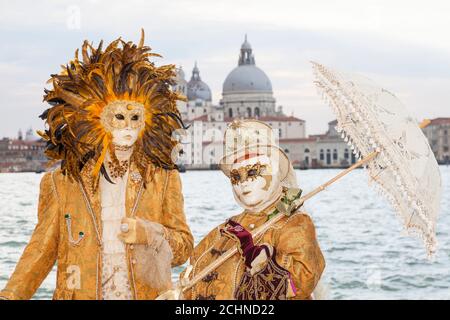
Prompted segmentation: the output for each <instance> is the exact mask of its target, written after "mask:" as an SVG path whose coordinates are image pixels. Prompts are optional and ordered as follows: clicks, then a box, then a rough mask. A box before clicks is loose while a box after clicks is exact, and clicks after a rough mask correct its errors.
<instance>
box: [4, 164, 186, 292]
mask: <svg viewBox="0 0 450 320" xmlns="http://www.w3.org/2000/svg"><path fill="white" fill-rule="evenodd" d="M149 168H150V170H149V171H148V172H152V176H150V178H149V179H148V182H147V183H146V184H145V187H144V183H143V181H144V179H143V177H141V176H140V174H139V171H138V169H137V167H136V165H134V163H132V164H131V167H130V175H129V178H128V184H127V191H126V216H127V217H132V216H134V217H137V218H142V219H145V220H148V221H154V222H158V223H160V224H162V225H163V226H164V227H165V238H166V239H167V241H168V242H169V245H170V247H171V249H172V252H173V257H174V258H173V260H172V266H178V265H180V264H182V263H184V262H185V261H186V260H187V258H188V257H189V255H190V254H191V251H192V247H193V238H192V235H191V232H190V230H189V227H188V226H187V224H186V221H185V216H184V211H183V195H182V192H181V181H180V177H179V173H178V171H177V170H164V169H161V168H155V167H154V166H153V165H150V167H149ZM85 169H87V167H86V168H85ZM90 179H91V178H90V175H89V174H86V175H83V183H77V182H76V181H70V180H69V179H68V178H67V176H64V175H62V174H61V170H60V169H58V170H55V171H53V172H49V173H46V174H45V175H44V177H43V178H42V181H41V185H40V196H39V208H38V224H37V226H36V228H35V230H34V232H33V235H32V238H31V240H30V243H29V244H28V245H27V247H26V248H25V250H24V252H23V254H22V257H21V258H20V261H19V263H18V264H17V266H16V269H15V271H14V273H13V275H12V276H11V278H10V280H9V282H8V283H7V285H6V287H5V289H4V290H3V291H1V292H0V296H3V297H5V298H8V299H29V298H31V297H32V296H33V294H34V293H35V291H36V290H37V288H38V287H39V286H40V284H41V282H42V281H43V280H44V279H45V277H46V276H47V274H48V273H49V272H50V270H51V269H52V267H53V265H54V264H55V262H56V263H57V280H56V290H55V292H54V296H53V298H54V299H82V300H84V299H102V296H101V295H102V289H101V279H102V277H101V270H102V265H101V264H102V261H101V260H102V259H101V257H102V248H101V242H102V239H101V234H102V231H101V228H102V225H101V205H100V199H99V193H98V192H96V193H93V192H90V191H89V187H88V186H89V185H91V181H89V180H90ZM83 186H84V187H83ZM69 216H70V219H68V217H69ZM69 230H70V231H71V235H69ZM74 239H75V240H77V241H74ZM133 249H134V246H133V245H129V244H127V245H126V257H127V263H128V278H129V282H130V284H131V291H132V293H133V296H134V298H135V299H154V298H155V297H156V296H157V295H158V292H157V290H155V289H153V288H151V287H149V286H147V285H145V284H144V283H143V282H142V281H140V280H139V279H137V278H136V276H135V272H134V269H135V264H136V259H135V257H134V253H133Z"/></svg>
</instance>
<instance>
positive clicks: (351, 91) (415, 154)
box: [158, 62, 442, 299]
mask: <svg viewBox="0 0 450 320" xmlns="http://www.w3.org/2000/svg"><path fill="white" fill-rule="evenodd" d="M312 64H313V70H314V75H315V84H316V86H317V88H318V89H319V91H320V93H321V94H322V96H323V97H324V98H325V99H326V100H327V101H328V102H329V104H330V106H331V107H332V109H333V111H334V112H335V114H336V117H337V126H336V130H337V131H338V132H341V133H342V138H343V139H344V140H345V141H346V142H347V143H348V145H349V146H350V147H351V149H352V151H353V153H354V154H355V155H356V157H357V158H358V159H360V160H359V161H358V162H356V163H355V164H353V165H352V166H350V167H349V168H347V169H345V170H343V171H342V172H340V173H339V174H337V175H336V176H335V177H333V178H332V179H330V180H328V181H327V182H325V183H323V184H322V185H320V186H318V187H317V188H315V189H313V190H312V191H310V192H308V193H307V194H306V195H304V196H301V197H300V192H297V191H296V189H290V190H286V189H285V196H284V197H282V198H281V199H282V201H279V202H278V204H277V205H276V206H275V207H276V210H274V211H273V213H272V214H270V215H269V216H268V218H267V219H266V220H267V221H265V222H263V223H261V224H260V225H259V226H258V227H257V228H255V229H254V230H251V231H250V232H249V231H247V230H246V228H244V227H243V226H242V222H243V221H245V222H246V223H249V222H247V221H248V220H247V219H245V215H246V212H244V213H243V214H242V215H240V216H238V217H241V218H242V217H244V218H243V219H242V220H243V221H237V222H236V220H233V222H231V221H230V222H229V223H228V225H225V226H221V227H219V228H218V229H217V230H215V231H212V232H210V234H209V235H208V236H207V237H206V238H205V239H204V240H203V241H202V242H201V243H200V244H199V245H198V246H197V247H196V248H195V250H194V255H193V256H192V257H191V262H193V267H192V266H190V267H188V268H187V269H186V272H185V274H184V276H183V277H182V278H181V281H180V283H179V285H178V287H177V288H176V289H174V290H171V291H168V292H166V293H164V294H162V295H161V296H160V297H158V299H179V298H180V297H181V296H182V294H185V295H187V297H189V298H192V299H195V298H216V297H219V298H231V297H232V295H233V294H234V297H235V298H238V299H239V298H248V299H250V298H251V299H253V298H268V296H267V295H266V294H264V295H263V296H261V295H259V296H258V294H257V293H258V292H264V293H266V292H268V291H269V292H273V290H267V288H266V286H265V285H264V284H269V285H270V283H271V282H269V281H261V282H259V281H258V279H257V278H258V276H259V275H260V274H262V275H265V271H266V270H268V269H270V267H269V268H267V266H268V265H269V264H270V261H271V258H270V257H272V258H273V257H274V256H275V257H278V255H279V251H278V252H277V254H275V253H274V252H275V250H273V251H271V250H270V248H271V247H269V246H267V245H257V246H255V245H254V243H255V242H254V241H252V239H260V236H263V237H265V239H263V240H266V234H267V233H268V232H269V233H271V232H276V231H272V230H278V232H279V228H277V227H276V226H277V225H278V224H279V222H280V221H285V220H286V219H288V221H289V219H291V217H299V215H298V214H296V212H297V211H298V209H299V208H300V207H301V206H302V205H303V203H304V202H305V201H307V200H308V199H310V198H312V197H314V196H315V195H317V194H318V193H320V192H322V191H324V190H326V188H327V187H328V186H330V185H332V184H333V183H335V182H336V181H338V180H339V179H341V178H342V177H344V176H345V175H347V174H348V173H349V172H351V171H352V170H354V169H356V168H358V167H361V166H365V167H366V169H367V173H368V177H369V183H371V184H372V185H374V186H375V187H376V188H377V189H378V190H379V191H380V193H381V194H383V195H384V196H385V197H386V198H387V199H388V200H389V202H390V203H391V205H392V207H393V208H394V211H395V213H396V214H397V215H398V217H399V218H400V220H401V222H402V223H403V225H404V228H405V231H406V232H407V233H408V234H411V235H417V236H419V237H420V238H421V239H422V240H423V242H424V244H425V249H426V252H427V256H428V258H430V259H431V258H432V257H433V256H434V254H435V252H436V250H437V240H436V231H435V230H436V220H437V216H438V213H439V208H440V201H441V193H442V181H441V175H440V171H439V167H438V163H437V161H436V158H435V157H434V154H433V151H432V150H431V148H430V145H429V143H428V141H427V139H426V137H425V136H424V134H423V132H422V131H421V129H420V128H421V127H422V126H423V125H424V124H426V122H425V123H421V124H419V123H418V122H417V121H416V120H415V119H414V118H413V117H412V116H411V115H410V114H409V112H408V110H407V109H406V108H405V106H404V105H403V104H402V103H401V101H400V100H399V99H398V98H397V97H396V96H395V95H394V94H392V93H391V92H389V91H388V90H386V89H384V88H382V87H380V86H378V85H377V84H375V83H374V82H373V81H372V80H370V79H368V78H366V77H363V76H361V75H356V74H348V73H343V72H337V71H335V70H333V69H331V68H328V67H325V66H323V65H321V64H318V63H315V62H313V63H312ZM258 132H259V130H256V132H255V134H257V133H258ZM234 139H235V142H237V141H239V135H237V136H235V137H234ZM260 139H261V137H258V138H257V140H258V142H260V141H261V140H260ZM231 154H232V155H234V154H235V153H234V152H232V153H231ZM254 154H255V152H253V153H251V154H249V155H248V156H245V157H244V158H242V156H241V158H239V157H237V156H234V157H233V158H234V159H235V160H234V161H233V164H231V169H230V164H228V165H224V163H222V164H221V168H222V170H223V171H224V172H225V173H227V175H229V176H230V177H231V180H232V181H235V182H236V181H241V180H242V179H243V178H242V176H244V177H249V176H253V175H254V174H255V172H259V171H258V170H255V171H253V170H250V169H258V168H260V167H261V163H260V165H258V166H257V167H255V168H253V167H252V166H250V167H246V168H239V167H236V166H239V165H236V163H240V161H242V159H245V161H247V159H246V158H249V159H251V158H253V157H254ZM256 154H257V155H259V153H258V152H256ZM226 158H227V156H226V157H225V158H224V159H226ZM233 158H232V159H233ZM282 158H283V157H282ZM236 159H238V160H239V161H238V160H236ZM278 163H282V162H278ZM233 166H235V167H234V168H233ZM280 168H281V167H280ZM233 170H234V171H233ZM282 171H283V170H282V169H281V170H280V172H282ZM233 172H234V174H235V175H234V174H233ZM270 179H272V178H270ZM270 179H269V180H270ZM251 180H253V179H251ZM266 181H267V180H266ZM237 185H238V184H236V183H235V184H234V188H233V189H234V190H233V191H234V193H235V196H236V198H237V200H238V202H239V203H244V204H245V203H246V202H244V201H242V199H245V197H243V196H244V195H245V194H247V195H251V192H252V190H250V189H247V190H246V189H245V187H243V188H239V187H236V186H237ZM263 185H264V184H263ZM297 190H298V189H297ZM249 191H251V192H249ZM248 192H249V193H248ZM239 194H241V197H240V196H239ZM293 195H294V196H293ZM250 198H252V197H251V196H250ZM257 198H258V197H257ZM259 199H260V201H261V204H262V203H264V202H265V201H267V200H269V199H271V198H270V197H269V196H268V194H266V195H265V196H264V197H261V198H259ZM253 200H255V198H253ZM247 204H248V203H247ZM244 208H245V206H244ZM246 211H248V209H246ZM266 212H270V210H269V211H266ZM293 213H294V214H293ZM286 217H288V218H286ZM387 219H388V218H387ZM301 222H302V221H299V223H300V224H299V225H298V226H297V227H298V228H300V229H301V230H306V229H305V228H304V226H306V225H308V224H303V227H302V224H301ZM238 223H241V225H239V224H238ZM244 226H245V227H246V225H244ZM254 226H255V224H250V225H249V227H250V229H253V228H252V227H254ZM286 226H287V227H288V226H289V224H288V223H287V224H286ZM269 230H271V231H269ZM310 230H313V229H310ZM289 231H290V230H289V228H286V229H284V228H283V230H282V231H281V232H282V233H283V236H284V232H286V234H289ZM227 235H228V236H229V237H230V238H234V239H237V240H238V241H239V243H240V247H239V248H238V249H237V248H235V247H234V248H233V247H232V246H230V245H228V246H227V245H219V244H220V243H225V240H223V236H227ZM283 236H282V237H283ZM282 237H280V238H279V239H282ZM273 239H275V240H276V238H272V240H273ZM285 239H290V240H291V241H287V242H284V243H285V244H286V243H287V244H288V246H287V248H289V249H290V250H288V252H289V251H290V252H292V253H293V254H292V258H291V259H289V258H288V261H291V262H292V261H293V262H294V265H295V262H299V260H297V261H296V260H295V259H296V258H298V257H299V255H298V254H295V252H296V248H298V249H297V250H300V251H299V252H301V253H303V254H305V256H304V257H305V258H306V257H307V259H304V261H303V262H300V264H297V267H298V268H299V269H297V268H294V269H291V270H293V271H294V272H293V273H292V274H291V276H292V277H293V278H294V284H296V282H295V275H298V274H299V273H298V270H300V271H301V270H302V269H303V272H306V274H309V275H311V272H312V273H313V272H314V271H316V272H317V274H318V275H319V276H320V273H321V271H322V269H321V267H320V256H318V255H317V254H314V253H315V252H317V251H316V250H317V249H316V250H306V249H311V248H312V247H311V246H307V247H306V248H304V246H305V243H313V242H312V239H313V238H312V237H311V236H309V237H306V239H309V240H311V241H309V242H308V241H307V242H302V241H301V240H303V238H302V237H296V235H295V234H293V235H291V237H290V238H288V237H287V238H285ZM260 242H261V241H260V240H257V241H256V244H259V243H260ZM277 244H278V246H279V245H280V244H281V242H278V243H277ZM226 247H228V249H227V250H222V249H224V248H226ZM267 248H268V249H267ZM237 252H239V253H240V254H241V256H242V257H243V258H242V259H243V261H244V264H245V267H246V271H239V268H238V267H234V266H235V265H237V266H239V264H242V262H240V261H239V259H238V258H236V257H237V256H236V253H237ZM271 252H273V253H272V254H271ZM285 252H286V251H285ZM300 256H301V254H300ZM255 257H256V258H255ZM318 257H319V259H318ZM203 259H204V260H207V261H209V264H208V263H207V262H205V263H202V260H203ZM230 261H233V263H230ZM276 261H277V259H275V262H276ZM315 261H319V264H314V262H315ZM268 262H269V263H268ZM311 262H313V263H312V264H311ZM200 265H201V268H200ZM224 265H228V266H229V267H228V269H227V270H224V269H222V266H224ZM230 265H231V266H230ZM272 265H275V263H273V262H272ZM281 266H282V267H283V264H281ZM314 266H316V267H317V266H319V267H318V268H315V269H314V268H313V267H314ZM265 268H266V269H265ZM273 269H274V270H276V268H273ZM215 270H217V271H215ZM222 270H223V271H222ZM261 270H264V271H261ZM278 270H281V269H278ZM283 270H284V271H286V269H283ZM233 271H234V275H231V274H232V273H233ZM295 271H297V273H295ZM192 272H193V273H194V274H195V275H194V276H191V277H189V274H190V273H192ZM281 273H282V272H281ZM242 274H243V276H242V277H241V280H240V283H239V285H238V286H237V285H236V279H238V276H240V275H242ZM273 274H274V273H269V275H270V277H269V279H273ZM300 274H301V273H300ZM255 277H256V278H255ZM265 279H268V277H267V276H266V277H265ZM306 280H307V282H306V283H308V280H310V281H311V277H306ZM313 283H314V282H313V281H311V282H309V285H306V288H307V289H306V290H305V291H303V293H302V291H301V289H300V297H301V296H302V295H304V294H305V293H307V292H308V291H309V292H311V291H312V288H313V285H312V284H313ZM230 284H231V285H230ZM247 284H250V285H251V286H253V288H258V289H257V290H253V291H251V290H250V291H249V289H248V288H249V287H248V285H247ZM261 284H262V285H261ZM300 285H302V283H300ZM230 287H231V288H230ZM210 288H212V289H210ZM270 288H271V289H273V288H274V286H270ZM238 289H240V290H238ZM196 290H197V291H196ZM211 291H212V293H208V292H211ZM197 292H200V294H198V293H197ZM205 292H206V293H207V294H205ZM215 292H217V296H215V295H214V294H215ZM288 296H289V295H288ZM298 296H299V295H298V294H297V295H296V297H298ZM277 297H279V298H281V297H283V298H284V297H285V296H282V295H276V294H275V295H272V296H271V297H269V298H277Z"/></svg>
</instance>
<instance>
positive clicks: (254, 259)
mask: <svg viewBox="0 0 450 320" xmlns="http://www.w3.org/2000/svg"><path fill="white" fill-rule="evenodd" d="M220 232H221V234H223V235H225V236H227V237H229V238H231V239H234V240H237V241H238V242H239V248H238V249H239V252H240V253H241V255H242V257H244V261H245V266H246V267H247V268H248V269H250V273H251V274H252V275H253V274H255V273H256V272H258V271H259V270H261V269H262V268H263V267H264V265H265V263H266V262H267V260H268V258H269V257H271V255H272V251H273V250H272V246H270V245H268V244H262V245H259V246H255V245H254V243H253V237H252V235H251V233H250V232H249V231H247V230H246V229H245V228H244V227H243V226H242V225H240V224H239V223H237V222H235V221H232V220H229V221H228V222H227V224H226V225H225V227H224V228H222V229H220Z"/></svg>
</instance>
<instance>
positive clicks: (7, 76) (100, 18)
mask: <svg viewBox="0 0 450 320" xmlns="http://www.w3.org/2000/svg"><path fill="white" fill-rule="evenodd" d="M449 15H450V2H449V1H437V0H429V1H414V0H409V1H403V0H397V1H387V0H378V1H370V0H365V1H361V0H359V1H358V0H340V1H325V0H315V1H310V0H307V1H304V0H293V1H290V0H278V1H264V0H259V1H254V0H246V1H242V0H240V1H235V0H227V1H219V0H217V1H211V0H171V1H167V0H163V1H159V0H150V1H149V0H145V1H144V0H127V1H112V0H109V1H104V0H82V1H73V0H72V1H65V0H40V1H6V0H1V1H0V35H1V39H2V41H1V44H0V108H1V109H0V110H1V111H2V114H1V117H0V138H1V137H5V136H7V137H15V136H17V131H18V130H19V129H22V130H23V131H25V130H27V129H28V128H30V127H32V128H33V129H34V130H38V129H42V128H43V127H44V123H43V122H42V121H41V120H40V119H39V118H38V116H39V114H41V113H42V112H43V111H44V110H45V109H46V105H45V104H44V103H43V102H42V95H43V89H44V88H45V87H47V88H50V87H49V85H48V84H46V81H47V80H48V79H49V77H50V74H52V73H56V72H58V71H59V70H60V65H63V64H65V63H67V62H68V61H69V60H70V59H72V58H73V54H74V52H75V49H76V48H79V47H80V46H81V44H82V42H83V40H85V39H88V40H89V41H92V42H93V43H94V44H98V42H99V41H100V40H101V39H103V40H104V41H105V42H110V41H112V40H114V39H116V38H118V37H119V36H121V37H122V38H123V39H125V40H132V41H136V42H137V41H138V40H139V37H140V29H141V28H144V29H145V32H146V45H148V46H150V47H151V48H152V49H153V50H154V51H155V52H157V53H160V54H162V55H163V58H162V59H158V60H156V63H157V64H168V63H174V64H177V65H181V66H182V67H183V69H184V71H185V73H186V78H187V80H189V78H190V76H191V71H192V68H193V66H194V62H195V61H197V63H198V67H199V69H200V76H201V78H202V80H203V81H205V82H206V83H207V84H208V85H209V86H210V88H211V90H212V92H213V103H214V104H218V102H219V100H220V98H221V94H222V85H223V81H224V80H225V78H226V76H227V74H228V73H229V72H230V71H231V70H232V69H233V68H234V67H235V66H236V65H237V60H238V55H239V49H240V46H241V44H242V42H243V40H244V36H245V34H247V36H248V40H249V42H250V43H251V45H252V48H253V53H254V55H255V59H256V65H257V66H258V67H260V68H261V69H262V70H264V71H265V73H266V74H267V75H268V76H269V78H270V79H271V81H272V87H273V91H274V97H275V98H276V100H277V105H282V106H283V110H284V111H285V113H286V114H288V115H294V116H296V117H299V118H301V119H303V120H305V121H306V130H307V134H318V133H323V132H325V131H326V130H327V123H328V122H329V121H331V120H333V119H334V116H333V114H332V111H331V109H330V108H329V107H328V106H327V105H326V104H325V103H324V102H323V101H322V100H321V98H320V97H319V96H318V95H317V91H316V89H315V87H314V84H313V75H312V72H311V65H310V61H317V62H320V63H322V64H324V65H326V66H329V67H332V68H335V69H338V70H342V71H346V72H355V73H360V74H363V75H365V76H367V77H369V78H371V79H372V80H374V81H375V82H376V83H378V84H379V85H381V86H383V87H385V88H386V89H388V90H389V91H391V92H393V93H395V95H396V96H397V97H399V98H400V100H401V101H402V102H403V103H404V104H405V105H406V106H407V107H408V109H409V110H410V112H411V114H412V116H413V117H415V118H417V119H418V120H421V119H423V118H435V117H450V103H449V101H450V41H449V40H448V39H449V38H448V32H449V31H448V30H450V19H448V17H449Z"/></svg>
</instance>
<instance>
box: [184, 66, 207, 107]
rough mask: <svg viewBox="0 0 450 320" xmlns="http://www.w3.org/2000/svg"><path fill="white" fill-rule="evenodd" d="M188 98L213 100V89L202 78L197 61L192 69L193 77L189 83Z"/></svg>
mask: <svg viewBox="0 0 450 320" xmlns="http://www.w3.org/2000/svg"><path fill="white" fill-rule="evenodd" d="M187 98H188V100H189V101H194V100H197V99H200V100H203V101H211V89H210V88H209V86H208V85H207V84H206V83H205V82H203V81H202V79H201V78H200V70H199V69H198V67H197V63H195V67H194V69H193V70H192V77H191V80H189V82H188V84H187Z"/></svg>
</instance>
